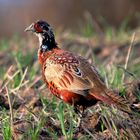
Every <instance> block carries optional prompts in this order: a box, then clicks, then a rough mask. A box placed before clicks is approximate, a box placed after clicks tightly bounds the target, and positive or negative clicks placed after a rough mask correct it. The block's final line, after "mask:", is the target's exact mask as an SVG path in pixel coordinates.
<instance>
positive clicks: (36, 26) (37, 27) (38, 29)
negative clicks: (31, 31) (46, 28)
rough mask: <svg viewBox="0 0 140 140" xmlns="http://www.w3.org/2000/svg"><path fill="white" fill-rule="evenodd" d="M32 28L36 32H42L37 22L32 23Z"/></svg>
mask: <svg viewBox="0 0 140 140" xmlns="http://www.w3.org/2000/svg"><path fill="white" fill-rule="evenodd" d="M34 28H35V30H36V31H37V32H38V33H42V32H43V30H42V28H41V27H40V26H39V25H38V24H37V23H36V24H35V25H34Z"/></svg>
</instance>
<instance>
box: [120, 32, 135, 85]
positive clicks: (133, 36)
mask: <svg viewBox="0 0 140 140" xmlns="http://www.w3.org/2000/svg"><path fill="white" fill-rule="evenodd" d="M135 36H136V33H135V32H134V33H133V35H132V39H131V43H130V46H129V48H128V52H127V56H126V60H125V65H124V69H125V70H126V69H127V66H128V61H129V57H130V53H131V50H132V47H133V45H134V41H135ZM124 78H125V73H124V74H123V75H122V82H123V81H124Z"/></svg>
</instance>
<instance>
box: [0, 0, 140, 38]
mask: <svg viewBox="0 0 140 140" xmlns="http://www.w3.org/2000/svg"><path fill="white" fill-rule="evenodd" d="M87 12H88V13H90V15H91V17H92V18H93V20H94V22H96V23H97V24H98V25H99V26H100V27H101V29H102V28H104V26H105V25H109V26H110V25H111V26H113V27H115V28H118V27H120V25H121V23H122V22H123V21H126V22H127V24H128V26H129V27H130V28H132V29H133V28H135V27H136V26H138V25H139V19H140V1H139V0H109V1H108V0H61V1H58V0H0V25H1V26H0V31H1V32H0V36H1V37H9V36H11V35H13V34H15V33H19V34H21V35H23V34H24V33H23V30H24V28H25V27H26V26H27V25H28V24H30V23H31V22H33V21H35V20H37V19H45V20H47V21H48V22H49V23H50V24H51V25H52V26H53V27H54V28H58V29H59V28H61V29H70V30H72V31H74V32H78V30H79V27H81V26H82V25H84V24H85V22H87V21H86V13H87Z"/></svg>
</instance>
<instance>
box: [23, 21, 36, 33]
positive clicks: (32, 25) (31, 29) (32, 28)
mask: <svg viewBox="0 0 140 140" xmlns="http://www.w3.org/2000/svg"><path fill="white" fill-rule="evenodd" d="M24 31H25V32H28V31H30V32H35V28H34V23H32V24H31V25H30V26H29V27H27V28H26V29H25V30H24Z"/></svg>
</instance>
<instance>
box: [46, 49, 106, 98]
mask: <svg viewBox="0 0 140 140" xmlns="http://www.w3.org/2000/svg"><path fill="white" fill-rule="evenodd" d="M44 68H45V70H44V75H45V78H46V79H47V81H48V82H53V83H54V84H55V86H57V88H59V89H60V90H68V91H72V92H75V93H78V94H82V95H83V96H86V95H85V94H86V93H87V92H84V91H86V90H89V89H95V90H97V89H98V90H99V89H100V90H101V88H102V87H105V85H104V82H103V81H102V79H101V77H100V75H99V74H98V72H97V70H96V69H95V67H94V66H92V65H91V64H90V63H89V62H88V61H87V60H86V59H84V58H82V57H80V56H76V55H74V54H72V53H70V52H67V51H63V52H60V53H58V52H57V53H53V54H52V55H51V56H50V57H49V58H48V59H47V60H46V62H45V63H44ZM99 87H100V88H99Z"/></svg>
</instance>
